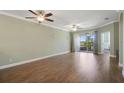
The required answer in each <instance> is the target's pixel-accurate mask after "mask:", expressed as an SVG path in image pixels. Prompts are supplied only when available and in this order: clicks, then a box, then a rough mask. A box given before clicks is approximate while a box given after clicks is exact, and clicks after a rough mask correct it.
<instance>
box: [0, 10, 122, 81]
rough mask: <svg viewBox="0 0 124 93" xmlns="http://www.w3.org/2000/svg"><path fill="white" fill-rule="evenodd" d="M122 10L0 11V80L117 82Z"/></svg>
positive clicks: (118, 76)
mask: <svg viewBox="0 0 124 93" xmlns="http://www.w3.org/2000/svg"><path fill="white" fill-rule="evenodd" d="M123 17H124V12H123V11H121V10H120V11H119V10H118V11H117V10H0V42H1V44H0V82H1V83H28V82H30V83H45V82H47V83H117V82H118V83H123V82H124V69H123V63H124V57H123V55H124V51H123V47H124V39H123V38H124V24H123V23H124V20H123Z"/></svg>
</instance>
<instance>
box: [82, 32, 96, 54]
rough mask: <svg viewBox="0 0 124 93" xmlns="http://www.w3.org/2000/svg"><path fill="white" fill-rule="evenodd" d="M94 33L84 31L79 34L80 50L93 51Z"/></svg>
mask: <svg viewBox="0 0 124 93" xmlns="http://www.w3.org/2000/svg"><path fill="white" fill-rule="evenodd" d="M94 39H95V34H94V33H85V34H82V35H80V51H90V52H93V49H94Z"/></svg>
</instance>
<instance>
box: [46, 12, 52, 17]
mask: <svg viewBox="0 0 124 93" xmlns="http://www.w3.org/2000/svg"><path fill="white" fill-rule="evenodd" d="M52 15H53V14H52V13H47V14H45V17H49V16H52Z"/></svg>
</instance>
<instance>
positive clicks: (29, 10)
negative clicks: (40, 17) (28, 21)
mask: <svg viewBox="0 0 124 93" xmlns="http://www.w3.org/2000/svg"><path fill="white" fill-rule="evenodd" d="M28 11H29V12H31V13H33V14H34V15H37V13H35V12H34V11H32V10H28Z"/></svg>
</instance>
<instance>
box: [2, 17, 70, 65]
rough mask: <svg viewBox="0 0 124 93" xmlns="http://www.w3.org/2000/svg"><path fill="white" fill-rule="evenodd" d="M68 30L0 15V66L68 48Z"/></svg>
mask: <svg viewBox="0 0 124 93" xmlns="http://www.w3.org/2000/svg"><path fill="white" fill-rule="evenodd" d="M69 38H70V36H69V32H66V31H61V30H58V29H53V28H50V27H46V26H42V25H39V24H35V23H31V22H27V21H23V20H19V19H16V18H12V17H9V16H4V15H0V66H1V65H7V64H11V63H16V62H20V61H25V60H30V59H34V58H39V57H44V56H48V55H52V54H56V53H61V52H66V51H69V50H70V40H69Z"/></svg>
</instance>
